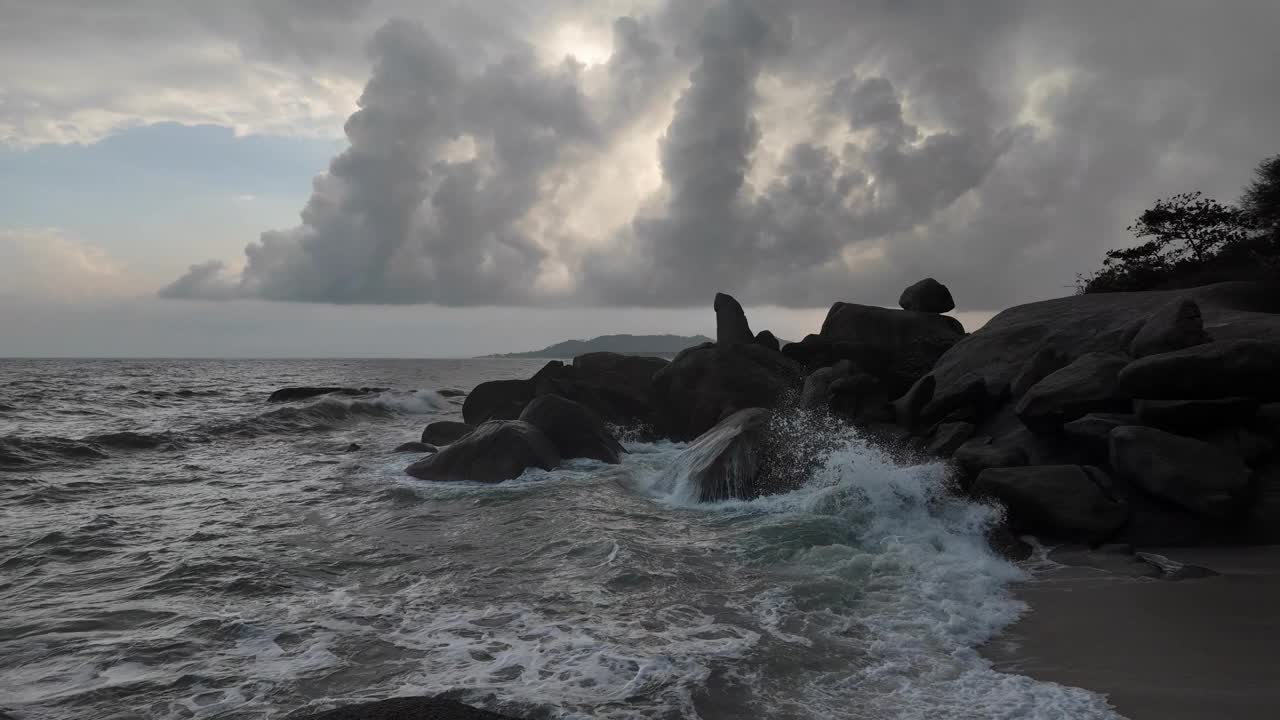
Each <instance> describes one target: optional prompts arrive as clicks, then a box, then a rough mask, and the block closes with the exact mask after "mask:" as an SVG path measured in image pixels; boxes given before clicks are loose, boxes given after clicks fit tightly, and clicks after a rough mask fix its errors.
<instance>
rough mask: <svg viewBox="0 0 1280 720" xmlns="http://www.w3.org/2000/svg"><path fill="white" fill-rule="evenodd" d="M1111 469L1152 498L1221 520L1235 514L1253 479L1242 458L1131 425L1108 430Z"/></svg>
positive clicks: (1164, 433)
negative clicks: (1109, 433) (1109, 431)
mask: <svg viewBox="0 0 1280 720" xmlns="http://www.w3.org/2000/svg"><path fill="white" fill-rule="evenodd" d="M1111 467H1112V469H1113V470H1114V471H1115V473H1116V474H1117V476H1119V477H1120V478H1122V479H1124V480H1128V481H1130V482H1132V483H1133V484H1134V485H1136V486H1137V487H1139V488H1141V489H1142V490H1144V491H1145V492H1147V493H1149V494H1151V495H1152V496H1154V497H1157V498H1160V499H1162V500H1166V501H1168V502H1171V503H1173V504H1175V505H1178V506H1180V507H1183V508H1186V509H1187V510H1190V511H1192V512H1194V513H1196V514H1198V515H1201V516H1203V517H1206V518H1210V519H1213V520H1219V521H1222V520H1227V519H1229V518H1230V517H1232V516H1233V514H1235V512H1236V510H1237V509H1238V507H1239V503H1240V499H1241V498H1242V497H1243V496H1244V495H1245V493H1246V491H1247V490H1248V488H1249V481H1250V477H1251V474H1250V471H1249V468H1248V467H1247V466H1246V465H1245V464H1244V462H1243V461H1242V460H1241V459H1240V458H1238V457H1236V456H1234V455H1231V454H1229V453H1226V452H1223V451H1222V450H1220V449H1218V448H1216V447H1214V446H1213V445H1210V444H1208V443H1205V442H1201V441H1199V440H1195V439H1193V438H1188V437H1182V436H1180V435H1173V434H1171V433H1167V432H1164V431H1163V430H1156V429H1155V428H1146V427H1137V426H1132V425H1130V426H1125V427H1118V428H1116V429H1115V430H1112V431H1111Z"/></svg>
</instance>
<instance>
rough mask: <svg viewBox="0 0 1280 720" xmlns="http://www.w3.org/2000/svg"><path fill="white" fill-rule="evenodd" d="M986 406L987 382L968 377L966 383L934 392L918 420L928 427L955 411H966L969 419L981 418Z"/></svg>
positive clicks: (976, 376) (975, 376)
mask: <svg viewBox="0 0 1280 720" xmlns="http://www.w3.org/2000/svg"><path fill="white" fill-rule="evenodd" d="M986 405H987V381H986V380H984V379H983V378H982V376H981V375H970V376H969V378H968V380H967V381H964V382H958V383H955V384H954V385H952V386H951V387H949V388H947V389H946V390H945V391H944V392H941V393H939V392H936V391H935V392H934V394H933V399H932V400H930V401H929V404H928V405H925V406H924V409H923V410H921V411H920V415H919V420H920V422H922V423H923V424H925V425H929V424H932V423H935V422H938V421H939V420H942V419H944V418H946V417H947V416H949V415H951V414H952V413H954V412H956V411H957V410H968V411H970V412H969V413H968V415H969V417H973V418H975V419H977V418H979V417H981V416H982V414H983V413H984V412H985V411H986Z"/></svg>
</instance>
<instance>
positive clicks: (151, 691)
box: [0, 359, 1116, 720]
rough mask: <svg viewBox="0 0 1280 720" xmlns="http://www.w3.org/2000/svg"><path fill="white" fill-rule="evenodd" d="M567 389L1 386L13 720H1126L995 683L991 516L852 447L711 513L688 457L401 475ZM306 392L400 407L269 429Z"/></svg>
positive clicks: (327, 412) (326, 373) (217, 363)
mask: <svg viewBox="0 0 1280 720" xmlns="http://www.w3.org/2000/svg"><path fill="white" fill-rule="evenodd" d="M542 364H543V361H540V360H511V359H477V360H297V361H291V360H264V361H254V360H238V361H229V360H207V361H200V360H4V361H0V608H3V610H2V611H0V711H2V712H7V713H9V714H11V715H13V716H14V717H16V718H19V719H20V720H46V719H48V720H52V719H63V718H67V719H70V718H77V719H81V720H83V719H102V720H107V719H111V720H116V719H121V720H123V719H125V718H130V719H132V718H219V719H227V720H231V719H235V720H242V719H243V720H249V719H254V720H257V719H267V718H283V717H285V716H286V715H288V714H289V713H290V712H293V711H296V710H298V709H300V708H321V707H328V706H330V705H332V704H334V703H339V702H342V703H345V702H354V701H361V700H372V699H380V698H383V697H387V696H390V695H398V694H428V693H429V694H434V693H440V692H446V691H448V692H451V693H452V694H453V695H454V696H455V697H457V698H459V699H462V700H464V701H467V702H471V703H474V704H478V705H483V706H485V707H488V708H489V709H493V710H497V711H501V712H507V713H510V714H513V715H519V716H522V717H528V718H669V719H673V720H674V719H676V718H703V719H704V720H720V719H729V718H735V719H737V718H770V719H772V718H778V719H784V720H791V719H794V720H802V719H803V720H808V719H827V718H839V719H845V718H847V719H855V718H856V719H859V720H861V719H864V718H865V719H868V720H870V719H875V720H880V719H886V718H903V719H909V718H919V719H921V720H924V719H926V718H928V719H930V720H933V719H936V718H975V719H977V718H983V719H986V718H1019V719H1023V718H1031V719H1041V718H1043V719H1049V718H1071V719H1073V720H1091V719H1102V718H1113V717H1116V716H1115V715H1114V713H1113V711H1112V710H1111V709H1110V708H1109V706H1108V705H1107V703H1106V702H1105V700H1104V699H1103V698H1101V697H1100V696H1098V695H1095V694H1092V693H1090V692H1087V691H1084V690H1080V689H1075V688H1067V687H1063V686H1060V685H1055V684H1052V683H1046V682H1040V681H1036V680H1033V679H1031V678H1028V677H1024V676H1020V675H1014V674H1005V673H1000V672H997V671H995V670H994V669H992V667H991V666H990V664H989V663H988V662H987V661H986V660H985V659H983V658H982V657H981V656H980V655H979V654H978V652H977V648H978V647H979V646H980V645H982V644H983V643H984V642H986V641H988V640H989V639H991V638H993V637H996V636H997V635H998V634H999V633H1000V631H1001V629H1002V628H1004V627H1006V626H1007V625H1009V624H1010V623H1011V622H1012V621H1013V620H1015V619H1016V618H1017V617H1018V616H1019V614H1020V613H1022V612H1024V610H1025V607H1024V606H1023V605H1022V604H1021V603H1020V602H1019V601H1018V600H1017V599H1016V598H1015V597H1014V596H1013V594H1012V592H1011V589H1010V586H1011V584H1012V583H1015V582H1017V581H1019V580H1024V579H1026V578H1027V577H1028V573H1029V572H1030V571H1029V569H1028V568H1027V567H1020V566H1018V565H1015V564H1012V563H1010V562H1007V561H1005V560H1003V559H1001V558H1000V557H997V556H996V555H995V554H993V553H992V552H991V550H990V549H989V548H988V547H987V544H986V542H985V540H984V533H985V531H986V530H987V528H988V527H990V525H991V524H992V523H994V522H996V520H997V519H998V513H997V511H996V510H994V509H992V508H991V507H988V506H985V505H981V504H977V503H973V502H970V501H967V500H963V499H960V498H957V497H955V496H953V495H950V494H948V493H947V492H945V486H946V480H947V473H946V468H945V467H944V466H943V465H941V464H924V465H904V464H900V463H898V462H896V461H895V460H894V458H893V457H892V456H891V455H890V454H888V453H885V452H883V451H880V450H878V449H876V448H874V447H872V446H870V445H868V444H867V443H866V442H865V441H864V440H862V439H861V438H859V437H858V436H857V434H856V433H854V432H852V431H848V430H843V429H836V428H834V427H832V426H831V425H830V424H829V423H824V422H821V421H815V420H814V419H812V418H807V419H805V418H799V419H797V421H796V423H795V428H796V432H797V433H804V434H806V435H808V436H812V435H821V434H825V435H826V441H827V442H826V445H827V446H829V447H831V448H833V449H831V450H830V451H829V452H827V453H826V454H825V455H824V457H823V458H822V460H821V462H820V463H819V465H818V466H817V467H816V469H815V470H814V471H813V472H812V475H811V477H808V478H806V480H805V482H804V484H803V485H802V486H801V487H800V489H798V490H796V491H794V492H791V493H789V494H786V495H781V496H775V497H769V498H763V499H759V500H755V501H751V502H726V503H720V504H714V505H703V504H697V503H693V502H691V501H689V500H688V498H689V497H690V493H689V488H688V487H687V486H686V484H684V483H682V480H687V478H681V477H680V474H679V468H678V466H677V465H676V464H675V463H674V460H675V458H676V456H677V455H678V453H679V451H680V449H681V447H682V446H681V445H678V444H672V443H665V442H660V443H644V442H637V441H628V442H627V443H626V446H627V449H628V450H629V454H628V455H627V456H626V458H625V459H624V461H623V464H622V465H621V466H608V465H604V464H601V463H597V462H594V461H576V460H575V461H570V462H568V463H566V465H565V466H564V467H562V468H561V469H558V470H555V471H551V472H544V471H531V472H528V473H526V474H525V475H524V476H522V477H521V478H520V479H518V480H515V481H510V482H506V483H502V484H499V485H480V484H472V483H450V484H442V483H429V482H423V481H418V480H415V479H413V478H410V477H408V476H407V475H405V474H404V472H403V469H404V467H405V466H407V465H408V464H409V463H410V462H412V461H413V460H414V459H416V456H414V455H405V454H394V453H393V452H392V449H393V448H395V447H396V446H397V445H399V444H401V443H403V442H406V441H410V440H416V439H418V437H419V435H420V434H421V431H422V428H423V426H425V425H426V424H427V423H428V422H431V421H432V420H436V419H460V416H461V403H462V398H460V397H451V396H449V395H450V393H447V392H446V393H445V394H443V395H442V394H441V391H448V390H469V389H470V388H472V387H474V386H475V385H476V384H478V383H480V382H483V381H485V380H492V379H500V378H511V377H527V376H529V375H531V374H532V373H533V372H534V371H536V370H537V369H538V368H539V367H540V366H541V365H542ZM291 385H339V386H356V387H362V386H368V387H385V388H389V389H388V390H386V391H385V392H381V393H378V394H376V395H372V396H368V397H359V398H353V397H328V398H313V399H310V400H305V401H299V402H291V403H283V404H268V403H267V401H266V399H267V396H268V395H269V394H270V393H271V391H272V390H275V389H277V388H280V387H285V386H291Z"/></svg>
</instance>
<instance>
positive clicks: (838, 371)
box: [800, 360, 853, 410]
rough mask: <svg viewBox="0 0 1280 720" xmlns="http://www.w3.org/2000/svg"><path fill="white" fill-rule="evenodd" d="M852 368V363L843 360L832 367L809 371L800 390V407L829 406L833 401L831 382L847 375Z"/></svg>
mask: <svg viewBox="0 0 1280 720" xmlns="http://www.w3.org/2000/svg"><path fill="white" fill-rule="evenodd" d="M852 369H853V364H852V363H850V362H849V361H848V360H841V361H840V362H838V363H836V364H835V365H832V366H831V367H824V368H819V369H818V370H814V371H813V372H811V373H809V376H808V377H806V378H805V379H804V386H803V388H802V389H801V390H800V407H802V408H805V409H809V410H814V409H817V408H825V407H828V406H829V405H830V403H831V392H830V391H831V383H833V382H835V381H836V380H838V379H840V378H843V377H846V376H847V375H848V374H849V371H850V370H852Z"/></svg>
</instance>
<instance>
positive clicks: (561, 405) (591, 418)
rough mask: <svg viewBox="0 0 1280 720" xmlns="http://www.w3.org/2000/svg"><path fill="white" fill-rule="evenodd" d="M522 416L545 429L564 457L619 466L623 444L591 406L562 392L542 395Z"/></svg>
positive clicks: (542, 429)
mask: <svg viewBox="0 0 1280 720" xmlns="http://www.w3.org/2000/svg"><path fill="white" fill-rule="evenodd" d="M520 419H521V420H523V421H524V422H527V423H529V424H530V425H533V426H534V427H536V428H538V429H539V430H541V431H542V433H543V434H544V435H546V436H547V437H548V438H549V439H550V440H551V442H552V444H554V445H555V446H556V450H557V451H558V452H559V453H560V457H561V458H566V459H567V458H591V459H593V460H600V461H601V462H606V463H610V464H613V465H617V464H618V463H620V462H621V461H622V460H621V457H622V453H623V452H625V451H624V450H623V449H622V444H621V443H619V442H618V440H617V439H616V438H615V437H614V436H613V433H611V432H609V430H608V428H606V427H605V425H604V421H603V420H601V419H600V416H599V415H596V414H595V413H594V412H592V411H591V410H590V409H589V408H587V407H586V406H584V405H580V404H578V403H576V402H573V401H572V400H566V399H565V398H562V397H560V396H559V395H539V396H538V397H536V398H534V399H533V400H532V401H530V402H529V404H528V405H527V406H525V409H524V412H522V413H520Z"/></svg>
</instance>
